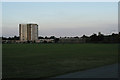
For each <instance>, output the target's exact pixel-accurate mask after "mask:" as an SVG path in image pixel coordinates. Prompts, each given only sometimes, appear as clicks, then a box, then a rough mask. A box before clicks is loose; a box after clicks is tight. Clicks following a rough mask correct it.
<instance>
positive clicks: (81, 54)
mask: <svg viewBox="0 0 120 80" xmlns="http://www.w3.org/2000/svg"><path fill="white" fill-rule="evenodd" d="M2 51H3V52H2V53H3V55H2V57H3V78H43V77H53V76H57V75H61V74H66V73H70V72H76V71H82V70H86V69H91V68H96V67H98V66H103V65H109V64H113V63H116V62H117V58H118V57H117V55H118V44H3V48H2Z"/></svg>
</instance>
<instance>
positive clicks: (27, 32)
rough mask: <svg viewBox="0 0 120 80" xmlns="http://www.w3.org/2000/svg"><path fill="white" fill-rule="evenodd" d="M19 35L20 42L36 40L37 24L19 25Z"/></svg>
mask: <svg viewBox="0 0 120 80" xmlns="http://www.w3.org/2000/svg"><path fill="white" fill-rule="evenodd" d="M19 35H20V40H21V41H36V40H38V25H37V24H19Z"/></svg>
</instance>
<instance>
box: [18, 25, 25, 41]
mask: <svg viewBox="0 0 120 80" xmlns="http://www.w3.org/2000/svg"><path fill="white" fill-rule="evenodd" d="M19 26H20V33H19V34H20V40H21V41H27V25H26V24H20V25H19Z"/></svg>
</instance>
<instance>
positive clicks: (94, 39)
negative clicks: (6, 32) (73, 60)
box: [2, 32, 120, 43]
mask: <svg viewBox="0 0 120 80" xmlns="http://www.w3.org/2000/svg"><path fill="white" fill-rule="evenodd" d="M60 38H61V37H60ZM60 38H56V37H55V36H51V37H47V36H46V37H42V36H40V37H38V39H54V40H55V42H56V43H57V42H58V41H59V39H60ZM64 38H68V37H64ZM72 38H82V39H84V40H85V42H86V43H120V32H119V33H118V34H115V33H112V34H111V35H104V34H101V32H99V33H98V34H95V33H94V34H92V35H91V36H86V35H83V36H82V37H78V36H76V37H72ZM19 39H20V38H19V37H18V36H14V37H9V38H6V37H2V40H19Z"/></svg>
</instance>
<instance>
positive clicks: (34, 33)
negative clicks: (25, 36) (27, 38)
mask: <svg viewBox="0 0 120 80" xmlns="http://www.w3.org/2000/svg"><path fill="white" fill-rule="evenodd" d="M31 40H32V41H34V40H38V25H35V24H33V25H31Z"/></svg>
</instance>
